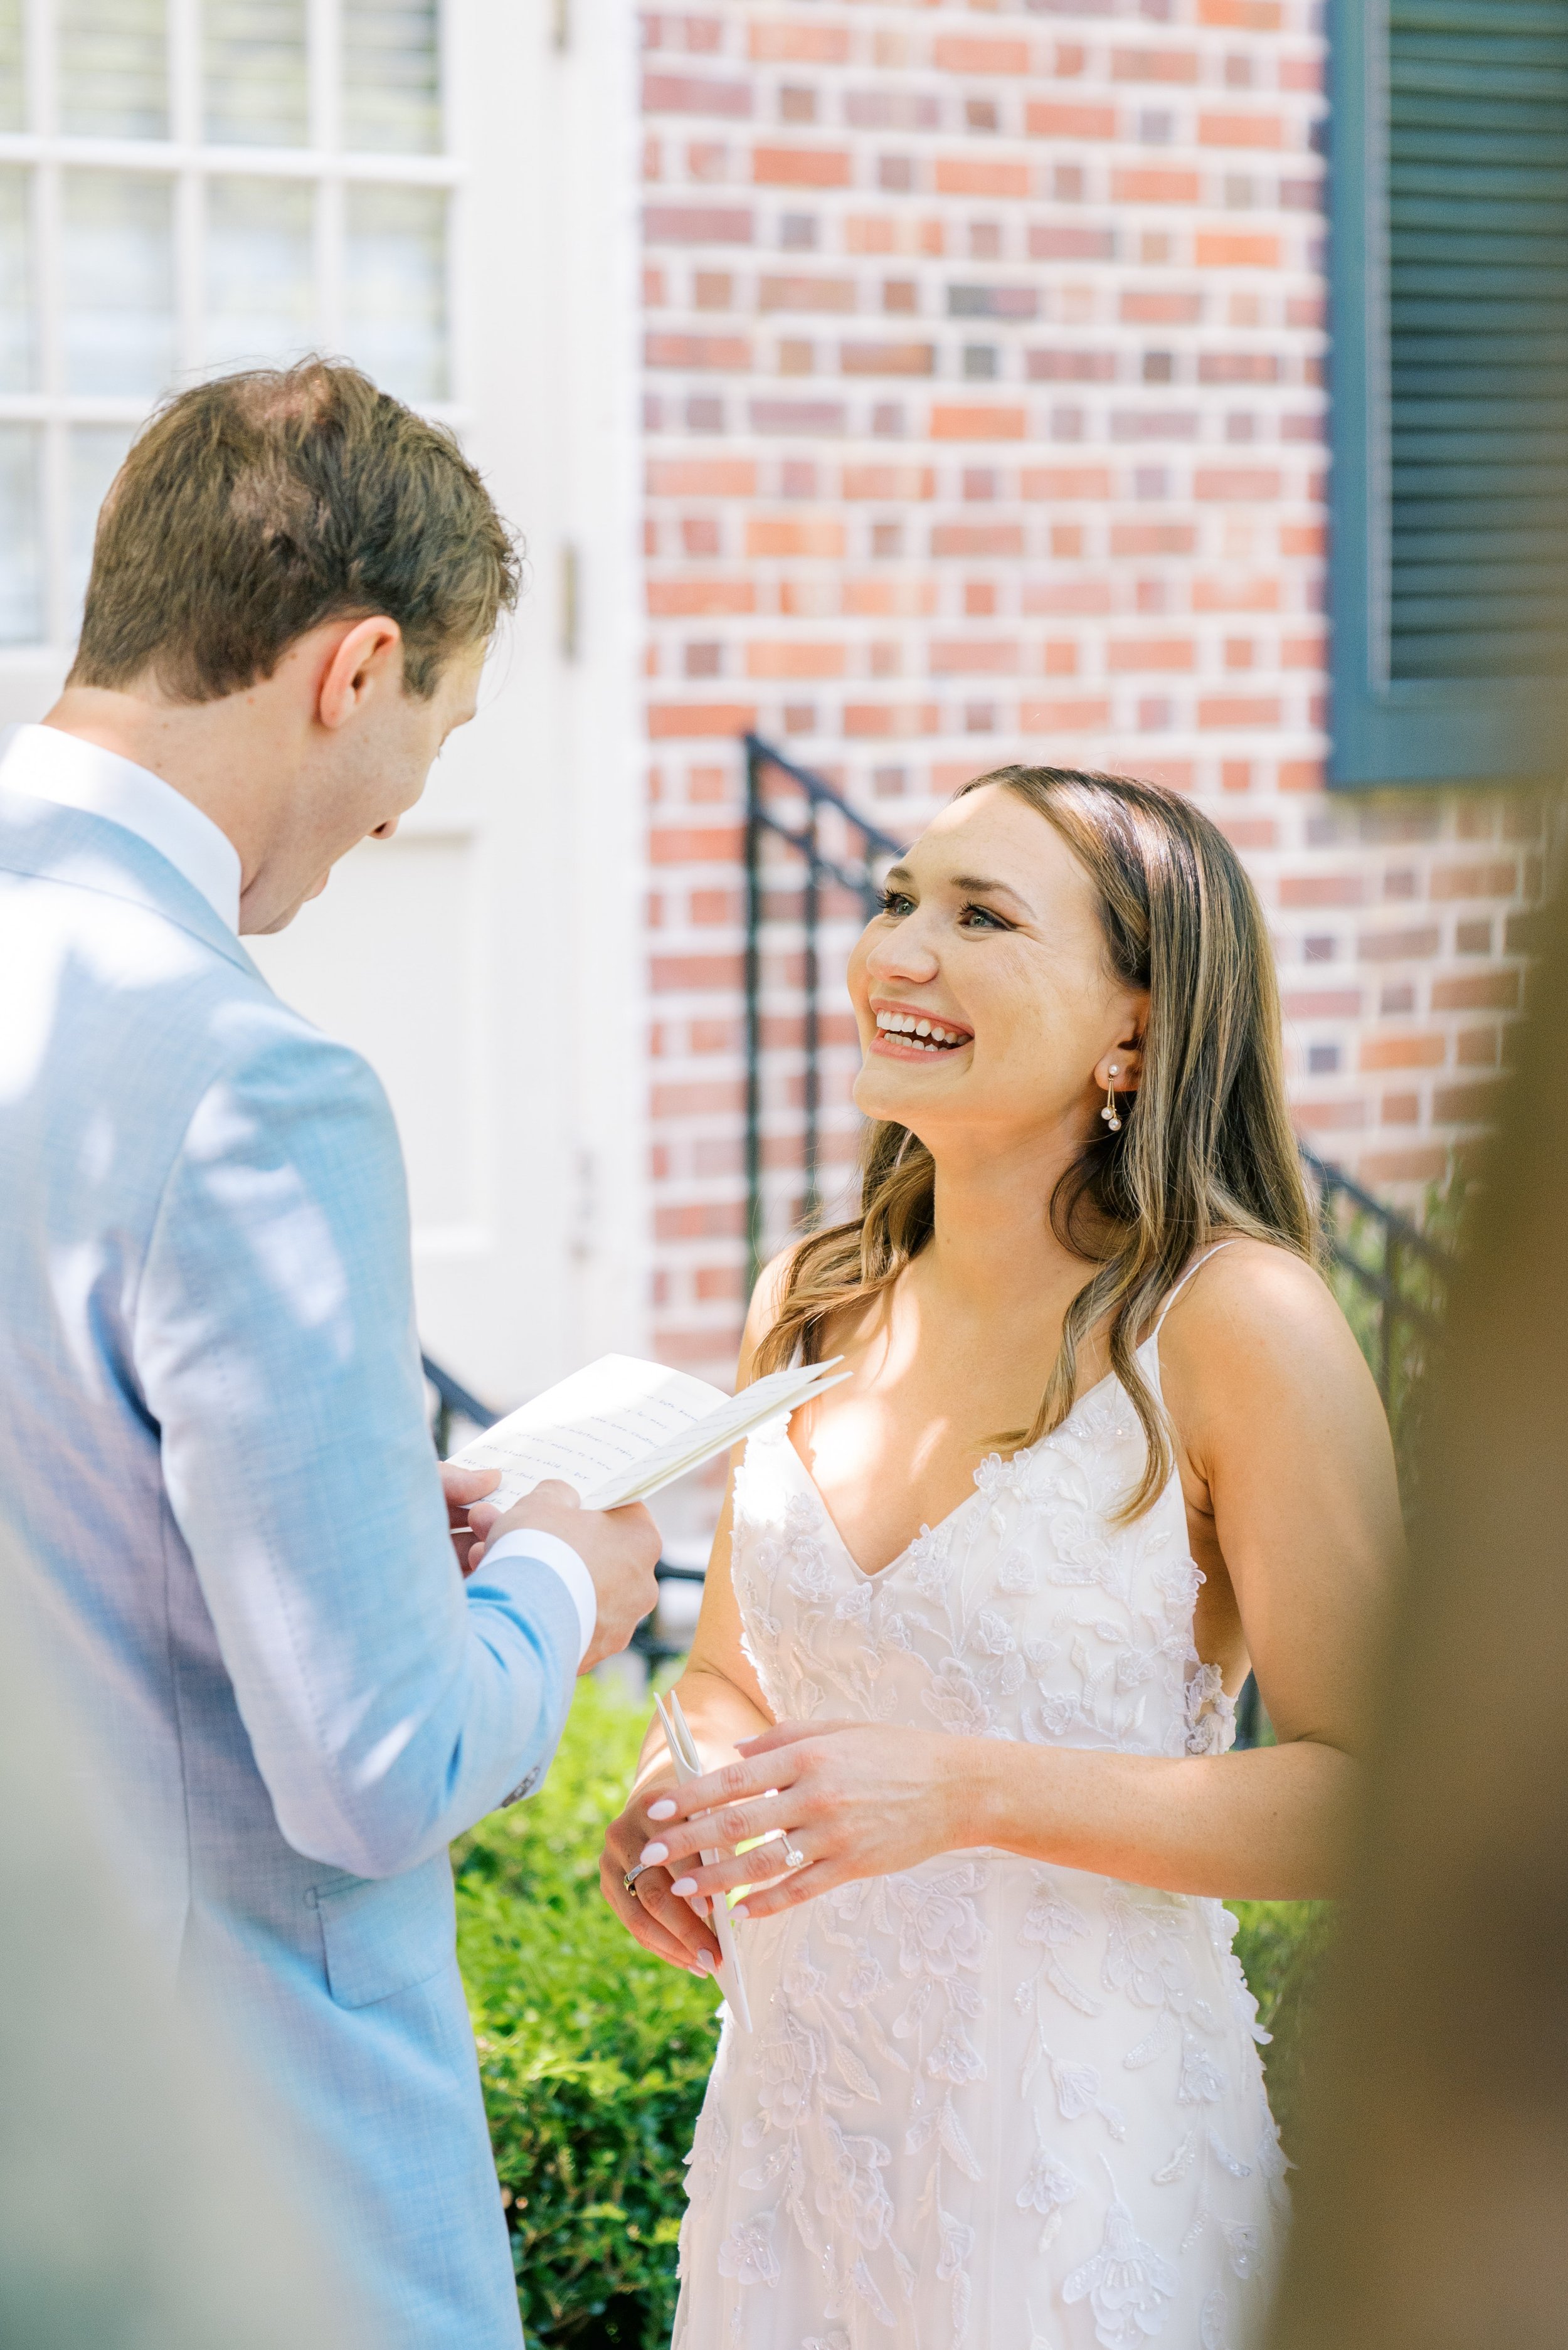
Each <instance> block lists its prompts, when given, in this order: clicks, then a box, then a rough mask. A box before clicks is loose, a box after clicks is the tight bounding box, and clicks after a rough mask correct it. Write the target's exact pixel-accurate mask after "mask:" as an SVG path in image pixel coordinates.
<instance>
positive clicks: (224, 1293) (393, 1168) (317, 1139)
mask: <svg viewBox="0 0 1568 2350" xmlns="http://www.w3.org/2000/svg"><path fill="white" fill-rule="evenodd" d="M248 1016H249V1015H240V1017H241V1018H242V1019H245V1018H247V1017H248ZM254 1024H255V1027H256V1030H257V1034H256V1035H255V1036H254V1041H253V1042H251V1043H250V1044H249V1045H248V1046H246V1047H244V1049H242V1050H241V1051H239V1052H238V1053H237V1054H236V1055H235V1062H234V1066H233V1067H232V1068H231V1070H230V1071H229V1073H228V1074H226V1075H225V1076H223V1078H222V1079H221V1080H220V1081H218V1082H217V1083H215V1084H213V1086H212V1087H210V1088H209V1090H208V1091H207V1092H206V1094H205V1095H204V1097H202V1100H201V1102H200V1103H199V1105H198V1106H197V1108H196V1110H195V1114H194V1116H193V1118H192V1120H191V1123H190V1126H189V1128H188V1129H187V1131H186V1133H185V1136H184V1139H183V1142H182V1148H181V1149H180V1152H179V1156H178V1158H177V1159H176V1160H175V1163H174V1165H173V1167H172V1169H171V1172H170V1175H169V1180H168V1182H167V1184H166V1186H165V1189H164V1192H163V1196H162V1199H161V1204H160V1207H159V1211H158V1214H157V1218H156V1222H155V1224H154V1226H153V1229H152V1232H151V1239H150V1244H149V1249H148V1254H147V1259H146V1263H145V1267H144V1271H143V1274H142V1279H141V1284H140V1292H139V1295H138V1299H137V1304H136V1311H135V1319H134V1341H133V1344H134V1354H135V1361H136V1369H137V1372H138V1376H139V1378H140V1383H141V1387H142V1391H143V1394H144V1397H145V1399H146V1403H147V1407H148V1409H149V1410H150V1411H151V1414H152V1415H153V1417H154V1418H155V1419H156V1420H157V1422H158V1425H159V1429H160V1431H161V1450H162V1461H163V1474H164V1482H165V1485H166V1487H167V1491H168V1495H169V1501H170V1505H171V1510H172V1513H173V1515H174V1518H175V1520H176V1522H177V1523H178V1525H179V1528H180V1531H181V1533H182V1535H183V1536H184V1539H185V1541H186V1543H187V1544H188V1545H189V1547H190V1551H191V1555H192V1559H193V1560H194V1562H195V1567H196V1572H197V1575H198V1576H199V1577H200V1580H201V1584H202V1592H203V1595H204V1596H205V1599H206V1602H207V1606H208V1608H209V1610H210V1612H211V1615H212V1618H213V1625H214V1627H216V1632H217V1638H218V1643H219V1647H220V1649H221V1651H222V1655H223V1663H224V1665H225V1667H226V1669H227V1670H228V1673H229V1675H230V1678H231V1679H232V1680H233V1683H234V1691H235V1695H236V1697H237V1699H238V1702H239V1709H240V1712H241V1715H242V1718H243V1720H244V1725H245V1728H246V1730H247V1731H248V1732H249V1735H250V1739H251V1743H252V1747H253V1749H254V1754H255V1759H256V1763H257V1766H258V1768H259V1769H260V1771H261V1773H262V1776H263V1778H264V1779H265V1782H266V1785H267V1789H268V1791H269V1793H270V1794H271V1796H272V1800H273V1804H274V1807H275V1811H276V1814H277V1820H278V1825H279V1826H280V1827H281V1829H282V1831H283V1833H284V1835H285V1836H286V1838H287V1839H288V1841H289V1843H290V1844H292V1845H294V1846H296V1849H297V1850H299V1851H300V1852H303V1853H306V1854H308V1855H310V1856H311V1857H313V1858H315V1859H319V1860H323V1861H327V1862H329V1863H331V1864H333V1865H334V1866H338V1867H341V1868H346V1869H349V1870H351V1871H353V1872H354V1873H355V1874H356V1875H358V1876H361V1877H387V1876H391V1875H394V1874H396V1873H397V1872H398V1871H400V1870H402V1869H406V1868H410V1867H412V1866H415V1865H416V1864H417V1863H419V1862H420V1861H421V1860H424V1859H426V1858H428V1857H429V1856H430V1855H431V1854H432V1853H434V1852H436V1851H437V1850H439V1849H440V1847H441V1846H442V1845H444V1844H445V1843H447V1842H448V1841H449V1840H450V1839H451V1838H452V1836H453V1835H457V1834H458V1833H459V1832H460V1831H461V1830H462V1829H463V1828H465V1827H468V1826H471V1825H472V1823H473V1822H474V1821H475V1820H476V1819H478V1818H480V1817H481V1816H482V1815H483V1814H484V1813H486V1812H487V1811H490V1810H492V1809H493V1807H494V1806H495V1805H496V1804H499V1803H502V1802H504V1801H505V1800H506V1799H507V1798H508V1796H509V1795H511V1794H514V1793H519V1792H526V1791H527V1789H528V1788H529V1787H531V1786H532V1785H534V1784H536V1783H537V1780H538V1778H539V1777H540V1776H541V1775H542V1774H543V1769H544V1766H545V1763H547V1761H548V1759H549V1756H550V1753H551V1752H552V1751H553V1749H554V1746H555V1743H556V1739H557V1738H558V1737H559V1735H560V1729H561V1724H562V1722H563V1721H564V1719H565V1714H566V1706H567V1704H568V1702H569V1700H570V1696H571V1691H572V1686H573V1681H574V1678H575V1675H576V1665H577V1657H578V1646H579V1632H578V1625H577V1618H576V1610H575V1608H574V1607H573V1604H572V1600H571V1596H570V1595H569V1593H568V1592H567V1590H566V1586H565V1584H564V1583H563V1582H562V1580H561V1578H560V1576H559V1575H556V1573H555V1572H554V1571H553V1570H552V1569H551V1568H550V1567H548V1566H547V1565H540V1564H538V1563H536V1562H531V1561H529V1560H527V1559H511V1560H508V1561H506V1562H505V1563H504V1564H503V1565H498V1566H496V1567H495V1568H494V1569H493V1570H491V1569H489V1568H488V1567H482V1568H481V1571H480V1575H479V1576H478V1577H476V1578H475V1579H474V1580H472V1581H471V1582H470V1583H468V1584H467V1585H466V1586H465V1585H464V1584H463V1583H462V1580H461V1578H460V1576H459V1574H458V1571H457V1567H456V1564H455V1561H454V1559H453V1556H452V1546H451V1543H450V1541H449V1539H448V1535H447V1529H446V1509H445V1503H444V1502H443V1499H442V1496H441V1486H440V1480H439V1478H438V1476H437V1473H436V1463H435V1456H434V1452H433V1451H432V1449H431V1439H430V1432H429V1430H428V1428H427V1426H426V1422H425V1407H424V1387H423V1379H422V1377H421V1370H420V1365H419V1348H418V1342H417V1339H416V1337H415V1335H414V1321H413V1304H412V1284H411V1279H410V1262H409V1238H408V1208H407V1200H406V1193H405V1188H404V1180H403V1170H402V1159H401V1154H400V1149H399V1146H398V1139H397V1131H396V1128H395V1127H394V1124H393V1121H392V1117H391V1112H390V1109H389V1107H388V1104H387V1101H386V1097H385V1096H384V1095H383V1093H382V1091H381V1088H380V1086H379V1083H378V1081H377V1079H376V1078H375V1076H373V1075H372V1073H371V1071H370V1070H369V1067H368V1066H366V1065H365V1063H364V1062H362V1061H361V1060H360V1059H359V1058H358V1055H355V1054H352V1053H350V1052H348V1051H347V1050H346V1049H344V1048H343V1047H341V1046H338V1045H332V1044H329V1043H327V1041H326V1040H325V1039H324V1038H321V1037H318V1036H317V1035H315V1034H314V1033H313V1032H311V1031H308V1030H306V1029H305V1028H304V1027H303V1025H302V1024H296V1023H293V1022H288V1023H287V1024H285V1023H284V1022H283V1021H282V1020H281V1019H280V1018H279V1016H278V1014H277V1012H276V1009H275V1007H273V1008H272V1009H271V1011H270V1013H269V1014H268V1015H266V1016H262V1015H260V1014H257V1015H255V1017H254ZM520 1783H522V1785H520Z"/></svg>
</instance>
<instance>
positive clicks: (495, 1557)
mask: <svg viewBox="0 0 1568 2350" xmlns="http://www.w3.org/2000/svg"><path fill="white" fill-rule="evenodd" d="M508 1558H531V1559H534V1560H535V1562H536V1563H537V1564H538V1565H540V1566H547V1567H549V1568H550V1569H551V1571H552V1572H553V1573H554V1574H556V1575H559V1576H560V1578H561V1580H562V1582H563V1583H564V1584H565V1585H566V1589H567V1590H568V1591H569V1592H570V1593H571V1595H572V1604H573V1606H574V1607H576V1611H577V1625H578V1628H579V1630H580V1632H581V1634H582V1645H581V1647H580V1648H578V1650H577V1662H578V1664H579V1665H580V1664H581V1663H582V1661H583V1659H584V1658H585V1657H586V1656H587V1653H588V1646H589V1643H590V1642H591V1641H592V1639H593V1637H594V1627H595V1625H596V1624H597V1622H598V1620H599V1596H598V1593H597V1591H596V1590H595V1589H594V1579H593V1576H592V1575H590V1574H589V1573H588V1570H587V1567H586V1566H585V1565H583V1562H582V1560H581V1559H580V1558H579V1557H578V1556H577V1554H576V1551H575V1550H574V1549H573V1548H572V1545H571V1544H570V1543H568V1542H563V1541H562V1540H561V1537H560V1535H559V1534H534V1533H532V1532H531V1531H530V1530H529V1529H528V1528H527V1527H519V1528H517V1530H516V1531H515V1532H514V1533H513V1534H503V1535H502V1537H501V1540H500V1541H499V1542H498V1543H493V1544H492V1545H491V1547H490V1548H489V1549H488V1550H487V1551H486V1552H485V1554H484V1556H483V1559H482V1560H481V1562H480V1572H481V1574H482V1575H483V1574H487V1573H488V1572H489V1570H490V1568H491V1567H493V1566H499V1565H501V1564H502V1562H503V1560H504V1559H508Z"/></svg>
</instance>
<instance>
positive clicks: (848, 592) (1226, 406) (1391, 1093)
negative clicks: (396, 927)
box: [644, 0, 1537, 1373]
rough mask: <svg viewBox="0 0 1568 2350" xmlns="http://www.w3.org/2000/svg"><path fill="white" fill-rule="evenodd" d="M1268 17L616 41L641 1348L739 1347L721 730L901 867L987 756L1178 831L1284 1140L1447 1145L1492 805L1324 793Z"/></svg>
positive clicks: (1411, 1182) (1306, 306) (1290, 7)
mask: <svg viewBox="0 0 1568 2350" xmlns="http://www.w3.org/2000/svg"><path fill="white" fill-rule="evenodd" d="M1317 17H1318V12H1317V10H1316V9H1315V8H1314V7H1313V6H1310V5H1308V0H1141V5H1135V0H1077V5H1075V0H1036V5H1033V6H1028V7H1023V6H1018V5H996V0H992V5H989V6H987V5H978V0H977V5H964V0H931V5H924V6H879V5H864V0H861V4H860V5H855V4H854V0H849V5H846V0H768V5H760V4H759V5H741V0H726V5H723V6H722V7H716V8H715V7H710V8H708V9H706V10H704V11H694V12H692V13H689V14H679V15H674V14H672V15H654V16H649V17H648V18H647V19H646V20H645V25H646V42H647V49H646V56H645V60H644V63H645V68H646V81H645V99H644V107H645V131H646V139H645V152H644V172H645V179H646V189H645V197H646V210H645V234H646V243H647V253H646V264H647V266H646V275H645V281H644V286H645V292H644V301H645V320H644V324H645V329H646V375H645V387H646V390H645V400H646V408H645V434H646V457H647V506H646V561H647V594H648V648H649V649H648V697H649V698H648V732H649V800H650V832H649V862H650V868H651V888H650V895H649V932H650V937H649V951H650V958H651V973H652V986H653V993H654V1023H653V1034H652V1040H651V1041H652V1054H653V1078H652V1084H653V1117H654V1130H655V1144H654V1149H655V1170H654V1171H655V1197H656V1247H657V1267H658V1270H657V1284H658V1292H657V1297H658V1311H657V1314H656V1324H657V1327H658V1345H659V1351H660V1353H661V1354H662V1355H663V1356H664V1357H665V1358H666V1359H667V1360H683V1361H688V1362H691V1363H693V1364H697V1365H702V1366H707V1367H711V1369H712V1370H713V1371H715V1372H716V1373H718V1372H722V1370H723V1368H724V1367H725V1364H726V1360H727V1358H729V1357H731V1356H732V1350H733V1344H734V1337H735V1332H736V1327H737V1324H738V1318H739V1315H740V1311H741V1303H742V1300H741V1291H742V1263H743V1252H742V1186H741V1164H740V1150H741V1144H740V1122H739V1121H740V1110H741V1102H742V1062H741V1054H740V1047H741V1028H740V1009H741V1006H740V996H739V983H740V950H741V933H740V917H741V894H740V873H739V867H738V862H737V860H738V856H739V849H740V828H739V827H740V818H741V811H742V767H741V761H740V757H739V754H738V750H737V746H736V743H735V737H736V735H737V733H739V732H740V731H741V730H742V728H743V727H747V726H753V727H755V728H757V729H758V730H759V731H761V732H762V733H763V734H765V735H767V736H769V737H771V738H773V739H774V740H776V741H778V742H780V743H783V744H784V745H786V746H787V747H788V748H789V749H790V750H791V751H792V752H793V753H794V754H795V755H797V756H798V757H800V758H801V759H802V760H803V761H804V762H805V763H806V764H810V765H813V766H815V767H817V768H819V769H821V770H822V771H823V772H824V773H826V774H827V775H830V776H832V777H833V778H835V779H836V781H838V782H839V783H840V785H842V787H843V788H844V789H845V790H846V792H847V793H848V794H849V795H850V796H851V798H852V799H854V800H855V802H856V803H857V805H858V806H861V807H863V808H864V809H865V810H866V812H867V814H868V815H870V816H872V817H873V818H874V820H875V821H877V823H878V824H879V825H881V826H882V827H884V828H886V829H887V830H888V831H891V832H894V833H898V834H901V835H904V836H908V835H909V834H910V833H912V832H913V830H914V829H916V828H917V827H918V826H919V823H920V821H921V820H922V817H923V816H925V815H926V814H927V813H928V812H929V810H930V808H931V807H932V806H933V805H935V804H936V803H937V802H938V801H939V800H940V798H941V797H942V796H943V795H945V794H946V793H947V792H949V791H950V789H951V788H952V786H953V785H955V784H956V783H958V782H960V781H961V780H962V779H963V778H964V777H966V776H967V775H971V774H973V773H975V772H976V771H977V769H980V768H981V767H986V766H992V765H995V764H999V763H1001V762H1002V761H1003V760H1007V759H1014V758H1022V759H1033V760H1038V761H1043V762H1045V761H1048V762H1054V763H1059V764H1061V763H1071V764H1098V765H1110V766H1117V767H1124V768H1127V769H1130V770H1132V771H1133V772H1136V773H1138V774H1143V775H1156V776H1159V777H1163V778H1164V779H1166V780H1167V781H1169V782H1171V783H1174V784H1176V785H1179V787H1180V788H1181V789H1183V790H1185V791H1190V792H1191V793H1192V794H1194V795H1195V796H1197V797H1198V798H1199V800H1200V801H1201V803H1202V804H1203V806H1205V807H1206V808H1207V809H1208V810H1209V811H1210V814H1212V815H1213V816H1215V818H1216V819H1217V820H1218V821H1219V822H1220V824H1222V825H1223V826H1224V827H1225V828H1226V830H1227V832H1228V833H1229V834H1230V836H1231V838H1232V839H1233V840H1234V841H1235V843H1236V844H1237V846H1238V847H1239V848H1240V849H1241V851H1242V852H1243V854H1244V856H1245V857H1246V858H1247V861H1248V864H1249V866H1250V868H1251V871H1252V873H1253V875H1254V877H1255V879H1256V880H1257V883H1258V886H1259V888H1260V889H1261V891H1262V896H1263V899H1264V902H1265V905H1266V906H1267V908H1268V910H1269V912H1270V916H1271V920H1272V924H1273V927H1274V932H1275V936H1276V940H1277V943H1278V950H1279V955H1280V961H1281V966H1282V979H1283V983H1284V988H1285V1000H1286V1007H1287V1014H1288V1019H1289V1026H1290V1049H1291V1055H1292V1074H1293V1089H1294V1097H1295V1101H1296V1107H1297V1112H1298V1116H1299V1118H1300V1120H1301V1123H1302V1127H1303V1131H1304V1132H1305V1133H1306V1134H1307V1135H1308V1136H1309V1137H1310V1138H1311V1139H1313V1140H1314V1142H1315V1143H1316V1145H1317V1147H1318V1148H1319V1149H1321V1150H1323V1151H1324V1154H1325V1155H1327V1156H1329V1157H1333V1158H1335V1159H1340V1160H1341V1161H1343V1162H1344V1163H1345V1164H1347V1165H1349V1166H1351V1167H1352V1168H1354V1169H1356V1170H1359V1171H1360V1172H1361V1174H1362V1175H1363V1176H1364V1177H1365V1178H1366V1180H1370V1181H1371V1182H1373V1183H1374V1184H1376V1185H1377V1186H1379V1187H1380V1188H1383V1189H1393V1190H1398V1189H1399V1188H1400V1187H1404V1188H1405V1189H1406V1190H1407V1191H1408V1190H1409V1188H1410V1187H1412V1186H1418V1185H1419V1184H1420V1183H1421V1182H1423V1181H1425V1180H1428V1179H1429V1178H1431V1177H1433V1176H1435V1175H1438V1174H1439V1173H1440V1172H1441V1171H1442V1170H1443V1168H1444V1165H1445V1163H1446V1160H1447V1157H1448V1154H1449V1149H1450V1148H1451V1147H1452V1146H1453V1145H1454V1144H1455V1143H1456V1142H1462V1141H1463V1139H1465V1137H1466V1136H1467V1135H1469V1134H1470V1133H1473V1132H1474V1131H1475V1129H1476V1128H1477V1126H1478V1124H1479V1122H1480V1120H1481V1119H1482V1118H1484V1116H1485V1114H1486V1106H1487V1101H1488V1098H1489V1089H1490V1085H1491V1084H1492V1083H1493V1082H1494V1080H1493V1078H1492V1076H1491V1073H1492V1072H1493V1071H1494V1070H1495V1068H1496V1066H1497V1062H1498V1057H1499V1050H1500V1030H1501V1023H1502V1022H1503V1020H1504V1019H1505V1018H1506V1015H1507V1014H1508V1013H1509V1012H1510V1011H1511V1009H1512V1008H1513V1006H1514V1003H1515V1001H1516V994H1517V989H1518V986H1519V975H1520V970H1521V962H1520V957H1519V955H1518V952H1517V951H1516V949H1517V944H1518V941H1517V935H1516V931H1515V929H1514V928H1513V927H1512V926H1511V924H1512V918H1513V917H1515V916H1516V915H1517V912H1518V910H1519V909H1520V908H1521V905H1522V903H1523V902H1524V901H1525V900H1526V899H1528V898H1529V897H1530V896H1531V895H1532V892H1533V890H1534V888H1535V886H1536V879H1537V876H1536V872H1535V865H1536V858H1535V852H1534V847H1533V837H1534V836H1533V833H1532V813H1531V811H1530V809H1529V808H1528V807H1526V806H1517V805H1514V804H1513V803H1511V802H1508V801H1505V800H1503V799H1501V798H1499V797H1495V796H1486V795H1477V796H1471V797H1467V798H1465V799H1463V800H1459V799H1457V798H1455V797H1453V796H1452V795H1420V794H1409V793H1406V794H1401V795H1385V796H1380V797H1378V798H1376V799H1364V798H1360V797H1356V798H1345V797H1334V798H1330V797H1329V796H1327V795H1325V794H1324V790H1323V785H1322V758H1323V750H1324V734H1323V728H1324V718H1325V692H1326V687H1325V678H1324V650H1325V647H1324V619H1323V603H1324V592H1323V590H1324V565H1323V555H1324V476H1325V469H1326V452H1325V448H1324V330H1323V318H1324V285H1323V278H1322V268H1323V222H1322V218H1321V204H1322V188H1323V166H1322V163H1321V161H1320V156H1319V147H1318V142H1319V138H1320V130H1319V126H1320V124H1321V120H1322V116H1323V107H1324V100H1323V97H1322V84H1323V62H1324V60H1323V41H1322V37H1321V33H1320V31H1319V29H1318V22H1317Z"/></svg>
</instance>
